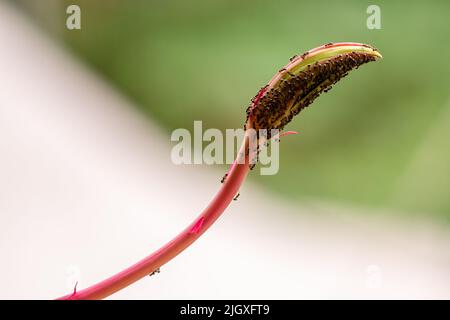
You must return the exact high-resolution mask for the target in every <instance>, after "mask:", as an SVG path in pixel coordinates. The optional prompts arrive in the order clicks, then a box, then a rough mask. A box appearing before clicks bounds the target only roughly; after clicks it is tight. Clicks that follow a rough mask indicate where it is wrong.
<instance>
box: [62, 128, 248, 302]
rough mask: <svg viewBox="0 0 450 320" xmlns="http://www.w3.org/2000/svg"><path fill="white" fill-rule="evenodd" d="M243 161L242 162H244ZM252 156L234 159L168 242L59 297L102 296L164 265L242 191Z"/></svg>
mask: <svg viewBox="0 0 450 320" xmlns="http://www.w3.org/2000/svg"><path fill="white" fill-rule="evenodd" d="M247 146H248V138H247V137H246V138H245V139H244V142H243V144H242V146H241V149H240V152H244V153H242V154H244V155H245V154H246V153H245V150H246V149H247V148H248V147H247ZM242 162H243V163H242ZM249 164H250V160H249V156H248V155H247V156H245V159H244V161H241V162H240V163H238V162H237V161H235V162H234V163H233V164H232V166H231V168H230V170H229V172H228V175H227V177H226V179H225V182H224V183H223V185H222V187H221V189H220V190H219V192H218V193H217V194H216V196H215V197H214V198H213V200H212V201H211V203H210V204H209V205H208V206H207V207H206V209H204V210H203V212H202V213H201V214H200V215H199V216H198V217H197V219H195V221H194V222H192V223H191V225H189V226H188V227H187V228H186V229H185V230H184V231H182V232H181V233H180V234H179V235H178V236H176V237H175V238H173V239H172V240H171V241H170V242H168V243H167V244H166V245H164V246H163V247H161V248H160V249H158V250H157V251H155V252H154V253H152V254H150V255H149V256H147V257H145V258H144V259H142V260H141V261H138V262H137V263H135V264H134V265H132V266H130V267H128V268H127V269H125V270H123V271H121V272H119V273H117V274H115V275H113V276H111V277H109V278H107V279H105V280H103V281H101V282H99V283H97V284H94V285H92V286H90V287H88V288H86V289H83V290H80V291H76V290H74V293H72V294H68V295H66V296H63V297H60V298H58V300H82V299H103V298H106V297H108V296H109V295H111V294H113V293H115V292H117V291H119V290H121V289H123V288H125V287H127V286H129V285H131V284H132V283H134V282H136V281H138V280H139V279H141V278H143V277H145V276H147V275H149V274H150V273H152V272H153V271H155V270H157V269H158V268H159V267H161V266H162V265H164V264H166V263H167V262H169V261H170V260H172V259H173V258H174V257H176V256H177V255H178V254H179V253H181V252H182V251H183V250H184V249H186V248H187V247H189V246H190V245H191V244H192V243H193V242H194V241H195V240H197V239H198V238H199V237H200V236H201V235H202V234H203V233H204V232H205V231H206V230H207V229H208V228H209V227H210V226H211V225H212V224H213V223H214V222H215V221H216V220H217V219H218V218H219V217H220V215H221V214H222V213H223V211H224V210H225V209H226V208H227V206H228V205H229V204H230V202H231V201H232V200H233V198H234V197H235V196H236V194H237V193H238V191H239V188H240V186H241V184H242V183H243V182H244V180H245V177H246V176H247V173H248V171H249Z"/></svg>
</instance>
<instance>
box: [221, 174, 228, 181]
mask: <svg viewBox="0 0 450 320" xmlns="http://www.w3.org/2000/svg"><path fill="white" fill-rule="evenodd" d="M227 177H228V173H225V175H224V176H223V177H222V180H220V183H224V182H225V180H226V178H227Z"/></svg>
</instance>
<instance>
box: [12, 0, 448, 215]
mask: <svg viewBox="0 0 450 320" xmlns="http://www.w3.org/2000/svg"><path fill="white" fill-rule="evenodd" d="M16 3H17V4H18V5H19V6H21V7H22V8H23V9H24V10H25V11H27V12H28V13H29V14H30V15H31V16H32V17H33V18H34V19H35V20H36V22H37V23H38V24H40V25H41V26H42V27H43V28H44V29H46V30H47V31H48V32H49V33H50V34H51V35H52V36H53V37H55V38H57V39H58V40H59V41H62V42H63V43H64V44H65V46H67V48H69V50H71V51H73V52H74V53H75V54H76V55H78V56H79V57H81V59H83V60H84V61H85V62H86V63H87V64H88V65H90V66H92V67H93V68H94V69H96V70H97V71H98V72H99V73H101V74H103V75H104V77H105V78H106V79H107V80H108V81H109V82H110V83H112V84H113V85H114V86H115V87H116V88H117V89H118V90H119V91H121V92H123V93H124V94H126V95H127V96H128V97H130V98H131V99H132V100H134V101H135V102H136V105H137V106H139V108H141V110H142V112H143V113H144V114H146V115H147V116H149V117H151V118H153V119H154V120H156V121H158V123H160V125H161V126H163V127H164V128H165V129H166V130H167V135H168V143H169V134H170V132H171V131H172V130H173V129H175V128H179V127H183V128H188V129H190V128H192V124H193V121H194V120H203V122H204V124H203V127H204V128H212V127H214V128H220V129H225V128H238V127H242V125H243V123H244V118H245V109H246V107H247V105H248V103H249V101H250V99H251V98H252V97H253V96H254V94H255V93H256V92H257V90H258V89H259V88H260V87H261V86H263V85H265V84H266V82H267V81H268V80H269V79H270V78H271V77H272V75H273V74H274V73H275V72H276V71H277V70H278V69H279V68H280V67H282V66H283V65H284V64H285V63H286V62H287V61H288V58H289V57H291V56H292V55H294V54H299V53H302V52H304V51H306V50H308V49H310V48H313V47H316V46H318V45H321V44H324V43H328V42H338V41H357V42H364V43H369V44H372V45H374V46H376V47H377V48H378V49H379V50H380V51H381V53H382V54H383V56H384V59H383V60H381V61H379V62H377V63H372V64H369V65H367V66H363V67H362V68H361V69H360V70H358V71H355V72H352V73H351V74H350V75H349V77H347V78H346V79H344V80H343V81H342V82H340V83H338V84H337V85H336V86H335V88H334V89H333V90H332V91H331V92H330V93H328V94H326V95H323V96H321V97H320V98H319V99H318V100H317V101H316V102H315V103H314V105H313V106H312V107H310V108H308V109H306V110H304V111H303V112H302V113H301V114H300V115H299V116H298V117H297V118H296V119H295V121H293V122H292V123H291V124H289V126H288V127H287V129H290V130H297V131H299V132H300V134H299V135H297V136H293V137H288V138H285V139H284V141H283V142H282V144H281V163H280V171H279V173H278V174H277V175H274V176H259V175H257V174H253V175H251V179H253V180H254V181H257V182H258V183H260V184H261V185H262V186H264V187H265V188H267V189H269V190H271V191H273V192H274V193H277V194H279V195H280V196H282V197H286V198H289V199H296V200H303V199H308V198H311V197H312V198H320V199H323V200H325V201H333V202H338V203H339V202H342V203H351V204H355V205H363V206H369V207H373V208H391V209H395V211H396V212H401V213H403V214H406V215H428V216H433V217H435V218H437V219H442V220H443V221H447V222H450V197H449V189H450V149H449V146H448V145H449V143H448V140H449V137H450V96H449V90H448V88H449V83H450V63H449V61H448V60H447V57H448V52H449V49H450V43H449V41H448V39H449V38H450V37H449V36H450V24H449V22H448V21H449V20H448V16H449V14H450V2H448V1H435V2H432V3H431V2H427V1H408V2H406V1H405V2H395V3H394V2H393V1H376V2H372V1H371V2H367V1H339V2H333V3H332V2H331V1H261V0H259V1H256V0H255V1H237V0H226V1H225V0H221V1H213V0H203V1H185V0H183V1H182V0H175V1H174V0H172V1H163V0H154V1H125V0H122V1H118V0H115V1H111V0H110V1H92V0H86V1H57V0H55V1H52V0H47V1H39V2H37V1H30V0H29V1H23V0H22V1H19V2H16ZM69 4H78V5H79V6H80V7H81V12H82V18H81V19H82V30H81V31H68V30H66V29H65V28H62V27H61V26H64V25H65V19H66V17H67V15H66V14H65V8H66V7H67V6H68V5H69ZM370 4H376V5H379V6H380V8H381V23H382V29H381V30H369V29H367V27H366V19H367V17H368V14H367V13H366V9H367V7H368V5H370ZM49 12H53V13H54V14H52V15H49V14H48V13H49Z"/></svg>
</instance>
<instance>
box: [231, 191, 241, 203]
mask: <svg viewBox="0 0 450 320" xmlns="http://www.w3.org/2000/svg"><path fill="white" fill-rule="evenodd" d="M240 195H241V194H240V193H239V192H238V193H237V195H236V196H235V197H234V198H233V200H234V201H236V200H237V199H238V198H239V196H240Z"/></svg>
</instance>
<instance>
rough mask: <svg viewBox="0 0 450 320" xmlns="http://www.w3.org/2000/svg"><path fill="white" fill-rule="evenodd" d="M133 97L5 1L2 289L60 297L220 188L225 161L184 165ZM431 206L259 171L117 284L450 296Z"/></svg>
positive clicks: (445, 241)
mask: <svg viewBox="0 0 450 320" xmlns="http://www.w3.org/2000/svg"><path fill="white" fill-rule="evenodd" d="M131 104H132V103H131V102H130V101H128V100H127V99H126V98H124V97H123V96H121V95H120V94H119V93H117V91H116V90H115V89H113V88H112V87H111V86H110V85H109V84H108V83H107V82H106V81H104V79H102V77H100V76H99V75H97V74H95V73H94V72H93V71H91V70H90V69H89V68H88V67H86V66H85V65H83V64H82V63H81V62H79V61H78V60H77V59H76V58H75V57H74V56H72V55H71V54H69V53H67V52H66V51H64V50H63V49H61V48H60V47H59V46H58V45H57V44H55V43H53V42H52V40H50V39H49V38H48V37H47V36H46V35H44V34H43V33H41V31H39V29H38V28H37V27H35V26H34V25H33V24H32V23H31V22H30V21H29V20H28V19H27V18H25V16H23V14H22V13H20V12H18V11H17V10H16V9H15V8H13V7H12V6H11V5H10V4H8V3H6V2H0V254H1V258H0V298H2V299H52V298H56V297H58V296H61V295H63V294H66V293H69V292H71V291H72V288H73V286H74V284H75V282H76V281H78V282H79V283H78V288H79V289H80V288H84V287H86V286H88V285H91V284H93V283H95V282H97V281H99V280H102V279H104V278H105V277H107V276H109V275H111V274H113V273H115V272H117V271H120V270H121V269H123V268H124V267H126V266H128V265H130V264H132V263H134V262H135V261H137V260H138V259H141V258H142V257H144V256H145V255H147V254H149V253H151V252H152V251H153V250H154V249H156V248H158V247H159V246H160V245H162V244H163V243H165V242H166V241H167V240H169V239H170V238H172V237H173V236H174V235H175V234H176V233H177V232H178V231H180V230H182V229H183V228H184V227H185V226H186V225H187V224H188V223H189V222H191V221H192V220H193V219H194V218H195V217H196V216H197V214H198V212H199V211H200V210H202V209H203V207H204V206H205V205H206V204H207V202H208V201H209V200H210V198H211V197H212V196H213V194H214V193H215V191H216V190H217V189H218V188H219V186H220V183H219V181H220V179H221V177H222V175H223V172H222V170H220V169H214V168H211V167H208V166H195V167H194V166H175V165H173V164H172V163H171V162H170V148H171V144H170V137H169V136H168V135H167V134H166V132H165V131H163V130H161V129H160V128H159V127H158V125H157V124H155V123H154V122H152V120H151V119H150V118H148V117H147V118H145V117H142V115H141V114H140V113H138V112H137V111H136V108H133V107H130V105H131ZM299 165H301V164H299ZM298 183H299V184H300V183H302V181H299V182H298ZM362 211H370V212H369V213H368V214H365V215H361V214H358V213H360V212H362ZM426 216H427V215H426V213H424V214H423V215H418V216H417V217H416V218H412V219H408V220H407V221H406V222H405V221H404V220H401V218H400V217H401V213H398V212H396V214H392V212H390V211H389V210H383V211H382V212H379V211H377V210H375V209H369V208H364V207H362V206H350V205H349V206H345V205H342V204H340V205H337V204H335V203H332V202H324V201H319V200H315V199H308V200H306V201H302V202H300V201H299V202H287V201H285V200H282V199H280V198H277V197H276V196H275V195H273V194H272V193H269V192H267V191H266V190H263V189H262V188H260V187H259V186H258V185H256V184H254V183H252V182H247V183H246V185H245V186H244V188H243V190H241V196H240V198H239V200H238V201H236V202H233V203H232V205H231V206H230V208H229V209H227V211H226V212H225V214H224V215H223V216H222V217H221V218H220V220H219V221H218V222H217V224H216V225H214V226H213V227H212V228H211V230H209V231H208V232H207V233H206V234H205V235H204V236H203V237H202V238H201V239H200V240H199V241H198V242H196V243H195V244H194V245H193V246H192V247H190V248H189V249H188V250H187V251H185V252H184V253H182V254H181V255H180V256H178V257H177V258H175V259H174V260H173V261H172V262H170V263H169V264H167V265H166V266H163V268H162V269H161V273H159V274H157V275H155V276H152V277H148V278H146V279H143V280H141V281H139V282H138V283H136V284H134V285H132V286H131V287H129V288H127V289H125V290H123V291H121V292H119V293H117V294H115V295H114V296H112V297H111V298H113V299H216V298H221V299H241V298H243V299H281V298H283V299H310V298H333V299H334V298H344V299H346V298H361V299H367V298H387V299H391V298H413V299H416V298H425V299H431V298H439V299H449V298H450V250H449V248H450V233H449V229H448V228H447V227H446V226H440V225H439V224H437V223H436V222H435V220H431V219H427V218H426ZM394 217H395V218H394ZM400 220H401V221H400Z"/></svg>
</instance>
